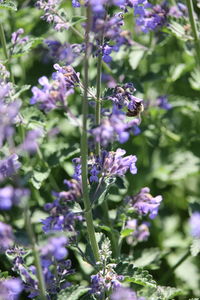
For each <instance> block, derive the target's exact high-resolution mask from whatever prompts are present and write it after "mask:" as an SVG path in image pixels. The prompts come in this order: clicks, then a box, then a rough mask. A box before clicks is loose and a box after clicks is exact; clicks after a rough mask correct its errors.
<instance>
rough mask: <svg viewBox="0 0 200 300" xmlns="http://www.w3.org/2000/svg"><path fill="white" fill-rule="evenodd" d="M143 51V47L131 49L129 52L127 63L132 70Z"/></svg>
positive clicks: (136, 65)
mask: <svg viewBox="0 0 200 300" xmlns="http://www.w3.org/2000/svg"><path fill="white" fill-rule="evenodd" d="M144 53H145V50H144V49H133V51H131V53H130V54H129V64H130V66H131V68H132V69H133V70H135V69H137V67H138V65H139V63H140V61H141V59H142V58H143V56H144Z"/></svg>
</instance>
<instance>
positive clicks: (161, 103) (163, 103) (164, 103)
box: [156, 95, 172, 110]
mask: <svg viewBox="0 0 200 300" xmlns="http://www.w3.org/2000/svg"><path fill="white" fill-rule="evenodd" d="M156 102H157V105H158V107H160V108H162V109H165V110H170V109H171V108H172V105H171V104H170V103H169V102H168V98H167V96H166V95H163V96H159V97H158V98H157V100H156Z"/></svg>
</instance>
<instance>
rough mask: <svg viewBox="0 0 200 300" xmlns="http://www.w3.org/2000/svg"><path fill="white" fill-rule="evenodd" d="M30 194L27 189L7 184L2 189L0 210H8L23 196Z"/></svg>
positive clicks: (0, 191)
mask: <svg viewBox="0 0 200 300" xmlns="http://www.w3.org/2000/svg"><path fill="white" fill-rule="evenodd" d="M28 194H29V192H28V190H26V189H15V188H13V187H12V186H6V187H4V188H1V189H0V210H1V209H2V210H8V209H10V208H11V207H12V206H13V205H17V204H19V203H20V200H21V198H23V197H24V196H27V195H28Z"/></svg>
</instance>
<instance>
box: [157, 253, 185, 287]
mask: <svg viewBox="0 0 200 300" xmlns="http://www.w3.org/2000/svg"><path fill="white" fill-rule="evenodd" d="M189 256H190V250H188V251H187V252H186V253H185V254H184V255H183V256H182V257H181V258H180V259H179V260H178V261H177V262H176V263H175V265H174V266H173V267H172V268H170V270H169V271H168V272H167V273H165V275H164V276H163V278H162V283H165V282H166V281H167V280H168V279H169V277H170V276H171V274H172V272H173V271H175V270H176V269H177V268H178V267H179V266H180V265H181V264H182V263H183V262H184V261H185V260H186V259H187V258H188V257H189Z"/></svg>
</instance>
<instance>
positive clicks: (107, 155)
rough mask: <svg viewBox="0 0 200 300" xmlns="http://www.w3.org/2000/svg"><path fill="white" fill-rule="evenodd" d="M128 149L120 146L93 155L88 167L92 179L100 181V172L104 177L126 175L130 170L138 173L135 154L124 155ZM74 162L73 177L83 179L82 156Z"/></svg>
mask: <svg viewBox="0 0 200 300" xmlns="http://www.w3.org/2000/svg"><path fill="white" fill-rule="evenodd" d="M124 154H126V151H125V150H123V149H120V148H118V149H117V150H116V151H115V152H114V151H110V152H107V151H103V152H102V153H101V156H100V157H91V159H89V161H88V169H89V173H90V175H91V176H90V181H91V182H93V181H96V182H97V181H98V180H99V179H98V174H101V176H102V178H105V177H117V176H124V175H125V173H126V172H127V171H128V170H130V172H131V173H132V174H136V173H137V168H136V165H135V163H136V161H137V157H136V156H135V155H128V156H125V157H123V156H124ZM73 163H74V171H75V172H74V175H73V178H75V179H77V180H79V181H80V180H81V160H80V158H75V159H73Z"/></svg>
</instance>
